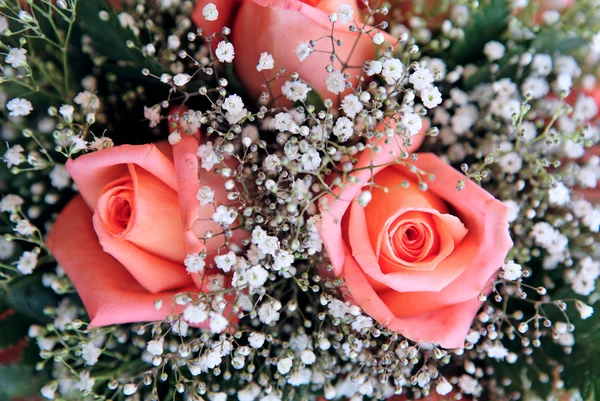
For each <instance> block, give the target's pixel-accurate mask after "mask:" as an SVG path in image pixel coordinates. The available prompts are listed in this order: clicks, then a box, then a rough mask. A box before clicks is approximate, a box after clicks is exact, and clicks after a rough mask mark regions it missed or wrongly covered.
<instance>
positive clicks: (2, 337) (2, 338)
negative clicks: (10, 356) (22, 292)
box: [0, 313, 32, 349]
mask: <svg viewBox="0 0 600 401" xmlns="http://www.w3.org/2000/svg"><path fill="white" fill-rule="evenodd" d="M31 323H32V322H31V319H28V318H27V317H25V316H23V315H22V314H20V313H14V314H11V315H9V316H7V317H5V318H4V319H2V320H0V349H2V348H6V347H10V346H12V345H16V344H18V343H19V341H21V340H22V339H24V338H25V336H27V330H28V329H29V326H31Z"/></svg>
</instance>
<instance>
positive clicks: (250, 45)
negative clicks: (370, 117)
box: [232, 0, 396, 104]
mask: <svg viewBox="0 0 600 401" xmlns="http://www.w3.org/2000/svg"><path fill="white" fill-rule="evenodd" d="M259 3H260V4H259ZM328 3H331V2H330V1H322V2H320V3H319V7H323V9H319V8H315V7H312V6H310V5H309V4H305V3H303V2H300V1H285V2H281V1H257V0H255V1H244V2H243V3H242V5H241V7H240V9H239V11H238V13H237V16H236V18H235V22H234V29H233V31H232V34H233V39H232V42H233V45H234V47H235V51H236V60H235V62H234V66H235V69H236V72H237V74H238V77H239V78H240V81H242V82H243V83H244V84H245V86H246V89H247V90H248V92H249V93H250V95H252V96H259V95H260V94H261V92H263V91H264V87H263V84H264V79H263V77H262V76H261V74H260V73H259V72H258V71H257V70H256V64H257V63H258V60H259V58H260V54H261V53H262V52H268V53H270V54H272V55H273V57H274V59H275V67H276V68H285V69H286V71H289V72H297V73H298V74H300V78H301V79H302V80H304V81H306V82H307V83H308V84H309V85H310V86H311V87H312V88H313V89H314V90H316V91H317V92H319V93H320V94H321V95H322V96H324V97H330V98H332V99H333V100H334V102H337V98H336V97H335V96H334V95H333V93H331V92H329V91H328V90H327V87H326V84H325V79H326V78H327V76H328V72H327V71H326V70H325V68H324V66H326V65H328V64H330V60H329V55H328V54H326V53H321V52H317V51H315V52H313V54H311V55H310V56H309V57H308V58H307V59H306V60H304V61H303V62H300V60H299V59H298V56H297V55H296V46H297V45H298V44H299V43H300V42H303V41H309V40H315V39H318V38H320V37H322V36H324V35H330V34H331V22H330V21H329V13H328V12H327V11H324V9H327V7H326V5H327V4H328ZM261 4H263V5H265V6H266V5H276V8H272V7H265V6H263V5H261ZM257 27H260V29H257ZM365 29H367V30H369V29H372V27H370V26H366V27H365ZM384 35H385V36H386V39H387V41H388V42H389V43H390V44H393V43H395V42H396V40H395V39H394V38H392V37H391V36H390V35H389V34H386V33H384ZM335 36H336V39H340V40H341V41H342V43H343V44H342V46H336V54H337V56H339V57H340V59H341V60H343V61H344V62H347V64H348V65H349V66H351V68H348V69H346V71H347V72H349V73H350V74H352V75H356V74H358V73H359V72H360V70H359V69H360V68H361V67H362V64H363V62H364V61H366V60H371V59H374V58H375V57H376V52H377V46H376V45H374V44H373V42H372V40H371V38H370V37H369V36H368V35H364V34H363V35H361V36H360V38H359V34H358V32H350V31H349V30H348V25H346V24H341V23H336V24H335ZM275 38H276V39H277V40H275ZM355 43H356V46H355ZM316 50H318V51H331V43H330V42H327V41H319V42H318V44H317V46H316ZM334 68H336V69H340V68H341V64H340V63H339V62H338V61H336V62H335V65H334ZM272 75H274V72H268V74H267V77H268V78H270V77H271V76H272ZM352 81H353V82H354V83H356V79H355V78H352ZM281 85H283V81H276V82H274V84H273V85H271V90H272V92H273V96H274V97H277V96H279V95H280V94H281ZM279 102H281V104H283V103H285V102H286V100H285V99H281V100H278V104H279ZM287 103H290V102H287Z"/></svg>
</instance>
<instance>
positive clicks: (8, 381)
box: [0, 365, 45, 400]
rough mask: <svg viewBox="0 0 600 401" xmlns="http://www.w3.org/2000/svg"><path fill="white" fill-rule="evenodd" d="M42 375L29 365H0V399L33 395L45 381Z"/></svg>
mask: <svg viewBox="0 0 600 401" xmlns="http://www.w3.org/2000/svg"><path fill="white" fill-rule="evenodd" d="M44 376H45V375H43V374H39V373H36V372H35V371H34V369H33V368H31V367H24V366H19V365H14V366H6V365H4V366H0V400H10V399H12V398H15V397H27V396H32V395H35V394H36V393H37V392H39V390H40V388H41V387H42V385H43V384H44V382H45V377H44Z"/></svg>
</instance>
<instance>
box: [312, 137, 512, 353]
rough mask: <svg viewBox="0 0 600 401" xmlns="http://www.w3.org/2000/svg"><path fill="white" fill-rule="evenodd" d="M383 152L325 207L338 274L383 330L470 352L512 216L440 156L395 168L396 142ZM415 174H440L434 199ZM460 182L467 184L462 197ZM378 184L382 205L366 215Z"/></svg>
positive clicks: (324, 226)
mask: <svg viewBox="0 0 600 401" xmlns="http://www.w3.org/2000/svg"><path fill="white" fill-rule="evenodd" d="M382 148H383V150H382V151H381V152H374V151H373V152H371V151H369V150H367V151H365V152H363V154H362V155H361V156H360V158H359V161H358V163H357V164H356V166H355V168H356V169H358V171H355V172H354V173H352V175H353V181H352V182H351V183H347V184H346V185H344V186H340V187H338V188H335V189H334V191H333V192H334V194H335V195H332V194H330V195H328V197H327V198H326V201H325V202H322V203H321V205H320V209H321V211H322V215H323V219H322V220H321V223H320V233H321V237H322V239H323V243H324V244H325V247H326V249H327V252H328V254H329V258H330V260H331V263H332V265H333V267H334V273H335V274H336V275H337V276H339V277H343V278H344V279H345V282H346V285H347V289H348V292H349V294H350V296H351V300H353V301H354V302H355V303H356V304H357V305H358V306H360V307H361V308H362V309H363V310H364V311H365V312H366V313H367V314H369V315H370V316H372V317H373V318H374V319H375V320H377V321H378V322H379V323H380V324H382V325H385V326H387V327H388V328H389V329H391V330H394V331H398V332H400V333H401V334H402V335H404V336H405V337H407V338H409V339H411V340H414V341H423V342H433V343H438V344H440V345H441V346H442V347H446V348H456V347H462V346H463V344H464V340H465V336H466V335H467V332H468V330H469V327H470V326H471V323H472V320H473V317H474V316H475V314H476V313H477V310H478V309H479V307H480V306H481V301H479V300H478V296H479V294H481V293H482V292H484V291H486V290H489V283H490V278H491V277H492V276H493V275H494V274H496V271H497V270H498V269H499V268H500V267H501V266H502V264H503V262H504V259H505V257H506V254H507V252H508V250H509V249H510V248H511V246H512V241H511V239H510V236H509V229H508V208H507V207H506V206H505V205H504V204H503V203H502V202H500V201H498V200H496V199H494V197H493V196H492V195H490V194H489V193H487V192H486V191H485V190H483V189H482V188H481V187H479V186H477V185H476V184H475V183H473V182H471V181H468V180H466V178H465V177H464V176H463V175H462V174H460V173H459V172H458V171H456V170H454V169H453V168H452V167H451V166H449V165H447V164H446V163H444V162H443V161H442V160H440V159H439V158H438V157H437V156H435V155H433V154H428V153H422V154H418V161H416V162H415V163H409V162H406V163H408V164H410V167H406V166H401V165H399V164H396V163H394V161H395V160H397V159H398V155H399V154H400V150H399V148H398V146H397V145H396V144H395V143H390V144H386V145H383V146H382ZM377 166H379V167H377ZM415 168H416V169H420V170H422V171H424V172H426V173H429V174H433V175H435V179H434V180H433V181H427V180H425V181H426V182H427V184H428V187H429V188H428V189H427V190H426V191H422V190H420V189H419V185H418V182H417V180H416V177H415V174H413V173H411V170H413V169H415ZM372 174H373V176H372ZM371 178H372V181H371ZM458 180H466V181H465V185H464V189H463V190H462V191H460V192H459V191H457V189H456V185H457V182H458ZM404 181H406V182H408V183H410V186H409V187H408V188H402V187H401V184H402V183H403V182H404ZM370 182H374V184H375V186H374V187H373V189H372V190H371V194H372V198H371V200H370V202H369V203H368V204H367V205H366V207H363V206H361V205H360V204H359V202H361V201H362V202H363V204H364V199H365V197H364V196H360V194H361V192H362V191H364V190H368V189H369V186H368V185H369V183H370ZM382 188H387V190H383V189H382Z"/></svg>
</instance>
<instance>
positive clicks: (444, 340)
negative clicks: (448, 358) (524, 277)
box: [344, 257, 481, 348]
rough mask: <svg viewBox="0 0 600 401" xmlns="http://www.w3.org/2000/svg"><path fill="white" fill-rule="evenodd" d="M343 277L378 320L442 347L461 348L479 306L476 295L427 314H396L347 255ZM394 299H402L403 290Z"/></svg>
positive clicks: (412, 338) (357, 301)
mask: <svg viewBox="0 0 600 401" xmlns="http://www.w3.org/2000/svg"><path fill="white" fill-rule="evenodd" d="M344 272H345V274H344V278H345V282H346V286H347V288H348V291H349V292H350V294H351V296H352V300H353V302H354V303H356V304H357V305H359V306H360V307H361V308H362V309H363V310H364V311H365V313H367V314H368V315H369V316H371V317H373V318H374V319H375V320H376V321H377V322H379V323H380V324H383V325H384V326H386V327H388V328H389V329H390V330H394V331H398V332H400V333H401V334H402V335H404V336H405V337H407V338H410V339H411V340H413V341H420V342H433V343H437V344H440V346H442V347H444V348H461V347H463V346H464V341H465V337H466V335H467V333H468V331H469V328H470V327H471V323H472V322H473V317H474V316H475V314H476V313H477V311H478V310H479V308H480V307H481V302H480V301H478V300H477V299H473V300H469V301H465V302H460V303H457V304H453V305H450V306H448V307H445V308H441V309H438V310H435V311H433V312H431V313H427V314H419V315H415V316H413V317H409V318H397V317H396V316H394V313H393V312H392V311H391V310H390V308H389V307H388V305H389V304H388V303H386V302H384V301H383V300H382V299H381V298H380V297H379V296H378V295H377V293H376V292H375V291H374V290H373V288H372V287H370V286H368V285H365V283H366V282H367V278H366V277H365V275H364V273H363V272H362V270H361V268H360V267H359V266H358V264H357V263H356V262H355V261H354V260H353V259H352V258H351V257H348V258H346V266H345V267H344ZM396 294H398V299H397V300H395V302H396V303H402V302H403V298H402V297H401V295H402V294H399V293H396Z"/></svg>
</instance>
